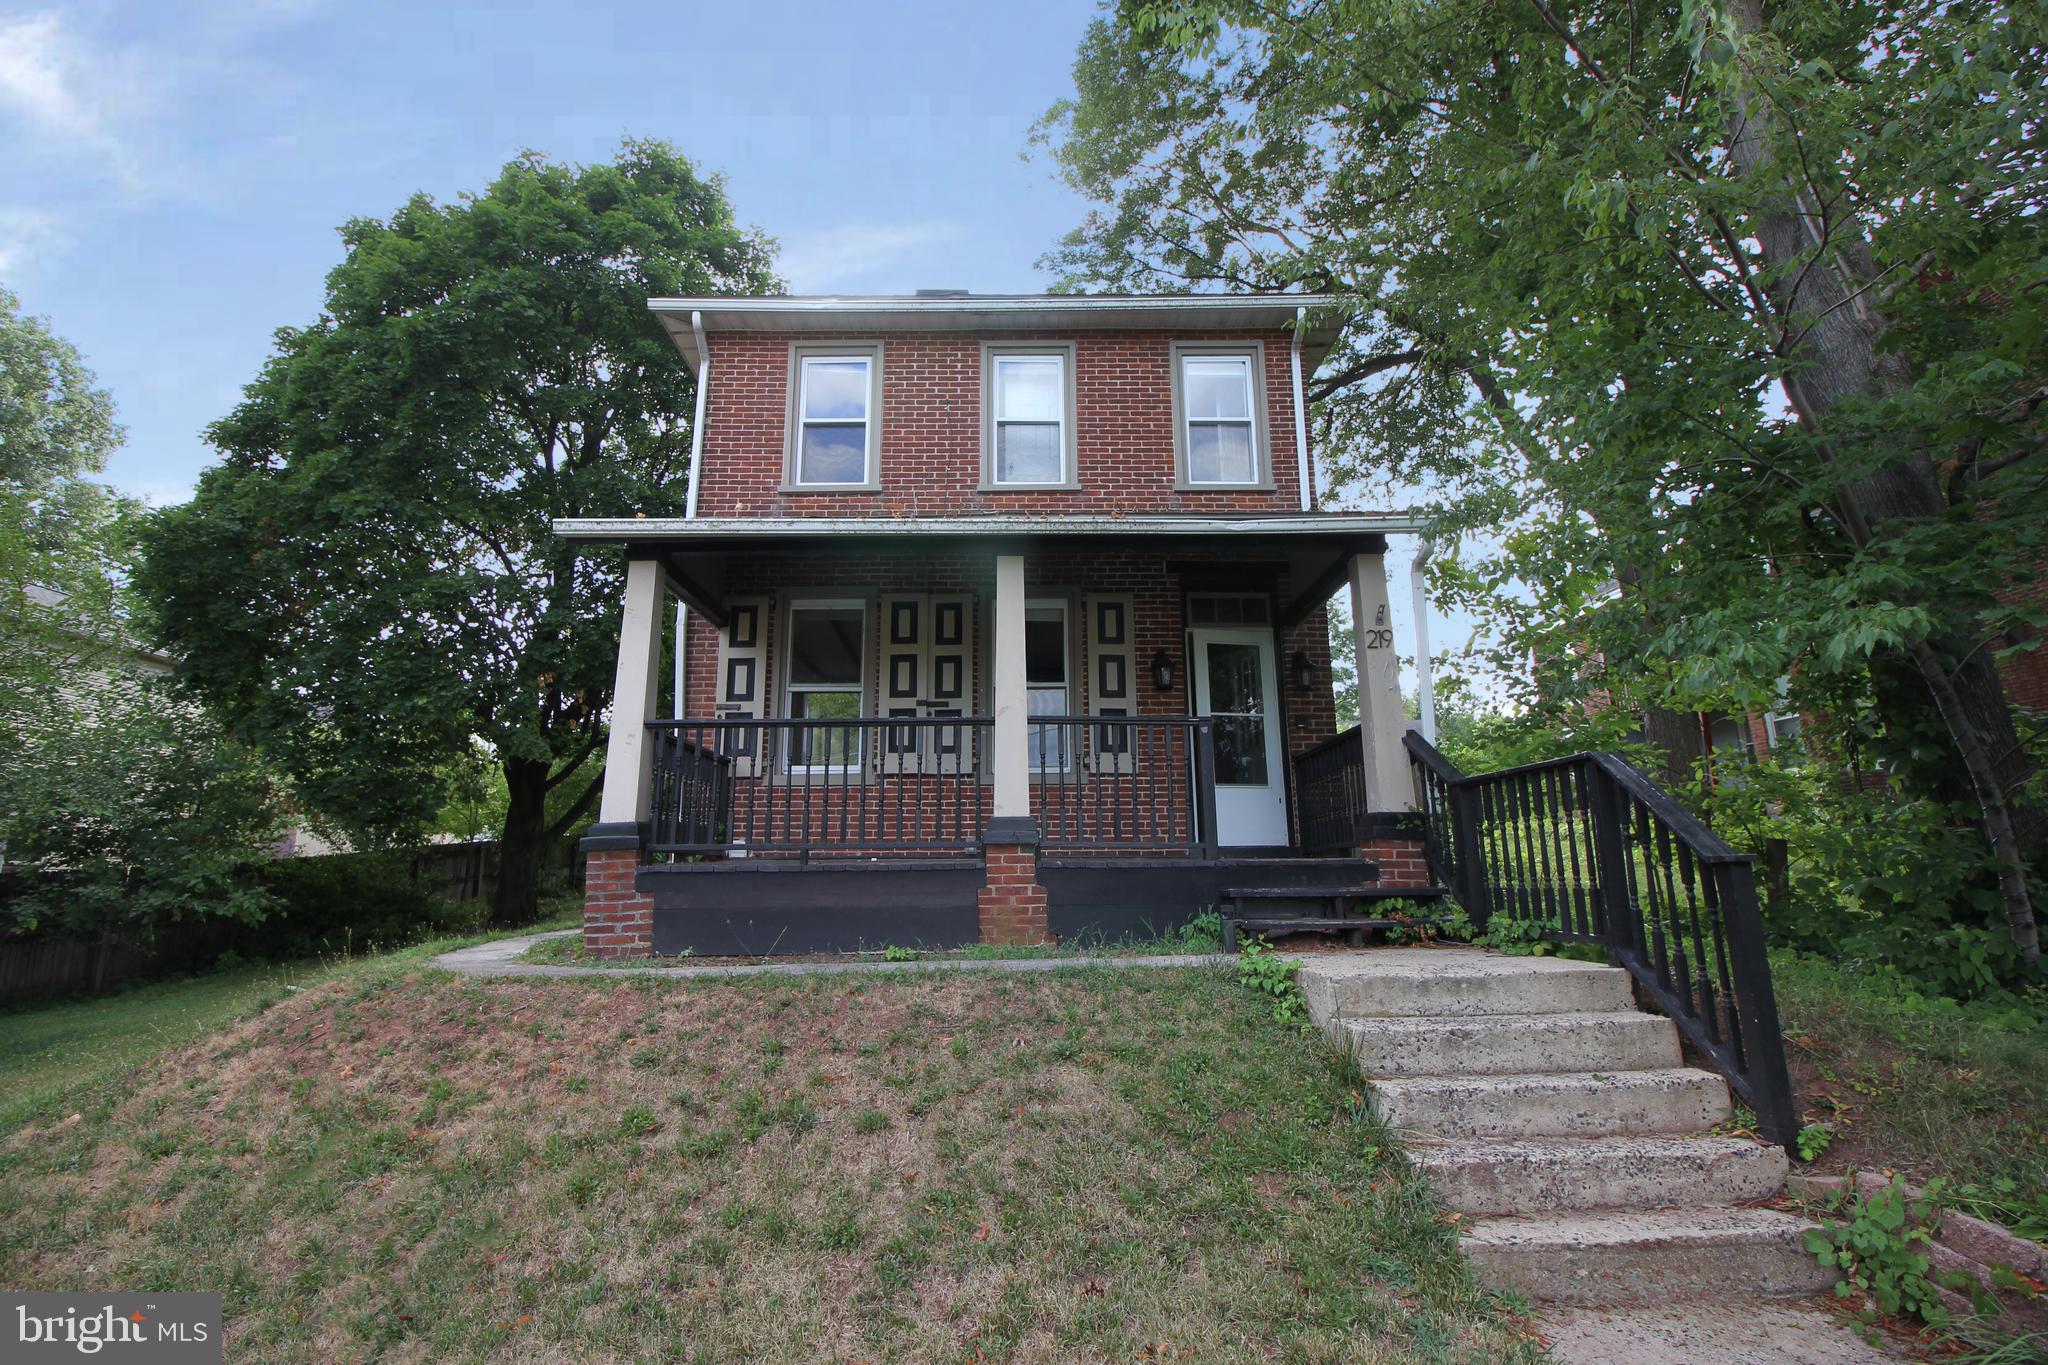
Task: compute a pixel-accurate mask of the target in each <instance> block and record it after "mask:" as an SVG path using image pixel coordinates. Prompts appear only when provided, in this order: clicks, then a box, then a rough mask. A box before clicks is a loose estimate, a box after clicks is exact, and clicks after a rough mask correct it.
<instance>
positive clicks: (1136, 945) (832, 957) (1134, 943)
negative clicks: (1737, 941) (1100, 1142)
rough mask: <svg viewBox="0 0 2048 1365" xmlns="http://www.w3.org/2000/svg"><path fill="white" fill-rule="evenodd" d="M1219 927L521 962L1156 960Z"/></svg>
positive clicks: (1207, 942) (1218, 946) (572, 942)
mask: <svg viewBox="0 0 2048 1365" xmlns="http://www.w3.org/2000/svg"><path fill="white" fill-rule="evenodd" d="M1222 948H1223V944H1222V940H1221V939H1220V938H1218V937H1217V928H1216V926H1212V925H1210V924H1205V923H1202V922H1200V921H1197V922H1196V923H1194V924H1190V925H1188V926H1186V927H1184V928H1181V929H1178V930H1174V931H1172V932H1170V933H1166V934H1162V935H1161V936H1159V937H1157V938H1121V939H1114V940H1107V939H1083V940H1079V941H1076V942H1072V943H1052V944H1045V943H1032V944H1023V943H974V944H968V945H967V946H965V947H961V948H918V949H904V948H900V947H895V948H892V947H889V946H887V945H884V946H882V947H879V948H875V949H873V950H872V951H868V952H849V953H802V954H796V955H784V956H778V957H695V956H683V957H636V958H616V957H612V958H593V957H591V956H590V955H589V954H588V953H586V952H585V951H584V949H583V940H582V939H581V938H551V939H542V940H541V941H540V942H539V943H536V944H534V945H533V946H532V947H531V948H528V949H527V950H526V951H525V952H523V953H521V954H520V955H519V960H520V961H521V962H548V963H557V964H568V965H575V966H581V965H584V964H586V963H587V964H589V965H592V966H605V967H621V966H634V967H702V966H706V965H717V964H723V963H739V962H885V961H886V962H949V961H950V962H986V961H997V960H1007V959H1017V958H1046V957H1083V958H1085V957H1151V956H1156V955H1163V954H1168V953H1217V952H1221V951H1222Z"/></svg>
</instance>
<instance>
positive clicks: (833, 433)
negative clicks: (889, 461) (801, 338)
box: [789, 346, 881, 488]
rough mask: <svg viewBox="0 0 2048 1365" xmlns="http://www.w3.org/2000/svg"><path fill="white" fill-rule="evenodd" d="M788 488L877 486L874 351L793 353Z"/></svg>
mask: <svg viewBox="0 0 2048 1365" xmlns="http://www.w3.org/2000/svg"><path fill="white" fill-rule="evenodd" d="M794 361H795V374H794V384H793V385H792V387H793V389H794V390H795V392H794V395H793V402H792V403H791V413H790V415H791V418H792V420H791V423H790V427H791V448H790V460H789V484H790V486H791V487H793V488H872V487H874V486H875V482H876V478H875V448H876V439H875V436H876V433H875V428H876V425H877V424H876V422H875V420H874V416H875V411H874V410H875V407H876V401H875V399H876V394H877V392H878V391H879V389H880V385H879V384H878V383H877V382H876V377H877V375H878V374H879V372H880V369H881V354H880V349H879V348H878V347H873V346H859V347H815V348H805V349H800V350H798V351H796V352H795V353H794Z"/></svg>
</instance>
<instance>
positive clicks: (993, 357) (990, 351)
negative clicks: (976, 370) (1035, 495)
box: [981, 341, 1081, 493]
mask: <svg viewBox="0 0 2048 1365" xmlns="http://www.w3.org/2000/svg"><path fill="white" fill-rule="evenodd" d="M1074 350H1075V348H1074V343H1073V342H1071V341H1028V342H1022V341H1020V342H994V341H984V342H983V343H982V344H981V491H982V492H984V493H1016V492H1044V491H1047V490H1052V491H1075V490H1078V489H1079V488H1080V487H1081V482H1080V467H1079V461H1078V459H1077V458H1076V446H1075V440H1074V424H1075V414H1076V403H1075V382H1074ZM1014 359H1045V360H1057V361H1059V363H1060V406H1061V412H1060V477H1059V478H1058V479H1056V480H1053V481H1051V482H1025V481H1024V480H1021V479H998V478H997V477H996V427H997V426H998V424H999V418H1000V416H1001V414H1000V413H998V412H997V410H996V400H997V398H998V396H999V395H998V391H997V386H996V369H997V366H998V364H999V363H1000V362H1001V361H1004V360H1014Z"/></svg>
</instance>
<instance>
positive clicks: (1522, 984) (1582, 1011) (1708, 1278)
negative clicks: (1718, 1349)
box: [1300, 948, 1834, 1304]
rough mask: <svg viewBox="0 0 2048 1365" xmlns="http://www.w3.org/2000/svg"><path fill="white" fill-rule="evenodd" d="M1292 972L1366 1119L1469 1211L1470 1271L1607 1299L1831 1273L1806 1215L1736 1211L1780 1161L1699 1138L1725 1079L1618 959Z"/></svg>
mask: <svg viewBox="0 0 2048 1365" xmlns="http://www.w3.org/2000/svg"><path fill="white" fill-rule="evenodd" d="M1300 980H1301V986H1302V991H1303V993H1304V994H1305V995H1306V996H1307V997H1308V1006H1309V1013H1310V1015H1311V1016H1312V1017H1313V1018H1314V1019H1315V1021H1316V1023H1317V1024H1318V1025H1319V1026H1320V1027H1321V1028H1322V1029H1323V1030H1324V1031H1325V1032H1326V1033H1328V1034H1329V1035H1330V1036H1331V1038H1332V1039H1334V1040H1336V1041H1337V1042H1338V1043H1340V1044H1341V1045H1342V1046H1344V1047H1346V1048H1348V1049H1349V1050H1350V1052H1351V1055H1352V1056H1353V1057H1355V1058H1357V1060H1358V1065H1359V1069H1360V1070H1361V1071H1363V1072H1364V1073H1365V1075H1366V1077H1367V1078H1368V1080H1369V1082H1370V1088H1371V1091H1372V1095H1371V1102H1372V1105H1373V1109H1374V1111H1375V1112H1376V1113H1377V1114H1378V1115H1379V1116H1380V1118H1381V1119H1382V1120H1383V1121H1384V1122H1385V1123H1386V1124H1387V1125H1388V1126H1389V1127H1390V1128H1392V1129H1393V1130H1394V1131H1395V1132H1396V1133H1397V1134H1398V1135H1399V1136H1401V1137H1402V1138H1403V1139H1404V1140H1406V1141H1408V1142H1410V1143H1411V1144H1412V1146H1411V1154H1412V1155H1413V1157H1414V1159H1415V1161H1416V1163H1417V1165H1418V1166H1419V1167H1420V1168H1421V1169H1422V1171H1423V1172H1424V1174H1425V1175H1426V1176H1427V1178H1428V1179H1429V1180H1430V1182H1431V1184H1432V1185H1433V1186H1434V1187H1435V1188H1436V1190H1437V1192H1438V1194H1439V1196H1440V1197H1441V1198H1442V1199H1443V1200H1444V1202H1445V1203H1447V1204H1449V1205H1450V1206H1451V1207H1452V1208H1454V1209H1457V1210H1459V1211H1461V1212H1463V1213H1465V1214H1467V1215H1470V1216H1471V1221H1470V1222H1469V1223H1468V1224H1467V1225H1466V1237H1465V1241H1464V1250H1465V1254H1466V1257H1467V1259H1468V1260H1469V1261H1470V1262H1471V1264H1472V1268H1473V1271H1474V1273H1475V1274H1476V1275H1477V1276H1478V1277H1479V1279H1480V1280H1481V1281H1482V1282H1483V1283H1486V1284H1489V1285H1491V1286H1493V1287H1494V1288H1497V1289H1506V1290H1514V1291H1517V1292H1519V1293H1521V1294H1524V1295H1526V1296H1527V1297H1529V1298H1531V1299H1534V1300H1538V1301H1546V1302H1551V1303H1568V1304H1607V1303H1630V1302H1645V1301H1669V1300H1672V1299H1675V1298H1682V1297H1683V1296H1686V1295H1688V1294H1699V1293H1702V1292H1704V1293H1709V1294H1715V1295H1727V1294H1802V1293H1808V1292H1811V1291H1814V1290H1818V1289H1825V1288H1827V1287H1828V1286H1829V1285H1831V1284H1832V1283H1833V1282H1834V1276H1833V1272H1832V1271H1829V1270H1827V1269H1825V1268H1824V1267H1822V1266H1821V1265H1820V1263H1819V1262H1818V1261H1816V1260H1815V1259H1814V1258H1813V1257H1812V1256H1810V1255H1808V1254H1807V1252H1806V1251H1805V1250H1804V1248H1803V1247H1802V1246H1801V1245H1800V1234H1801V1232H1802V1231H1803V1229H1804V1227H1805V1224H1804V1223H1802V1222H1801V1221H1800V1220H1799V1219H1797V1218H1794V1217H1792V1216H1790V1215H1788V1214H1784V1213H1780V1212H1777V1211H1775V1210H1771V1209H1758V1208H1750V1207H1744V1206H1745V1205H1749V1204H1753V1203H1755V1202H1757V1201H1760V1200H1764V1199H1768V1198H1770V1197H1771V1196H1773V1195H1775V1194H1777V1193H1778V1192H1779V1191H1780V1189H1781V1188H1782V1187H1783V1185H1784V1182H1785V1175H1786V1165H1787V1163H1786V1158H1785V1153H1784V1152H1783V1151H1782V1150H1780V1149H1778V1148H1775V1147H1766V1146H1763V1145H1762V1144H1760V1143H1757V1142H1753V1141H1751V1140H1749V1139H1747V1138H1727V1137H1713V1136H1711V1135H1708V1134H1707V1133H1706V1130H1707V1129H1710V1128H1712V1127H1713V1126H1714V1125H1715V1124H1718V1123H1720V1122H1722V1121H1723V1120H1725V1119H1726V1118H1727V1117H1728V1116H1729V1113H1730V1105H1729V1097H1728V1087H1727V1084H1726V1083H1725V1082H1724V1081H1722V1079H1721V1078H1720V1077H1719V1076H1717V1075H1714V1074H1713V1073H1712V1072H1707V1071H1700V1070H1696V1069H1694V1068H1690V1067H1686V1066H1684V1065H1682V1063H1681V1060H1680V1057H1679V1048H1678V1030H1677V1027H1676V1026H1675V1025H1674V1024H1673V1023H1672V1022H1671V1021H1670V1020H1668V1019H1664V1018H1660V1017H1658V1016H1656V1015H1649V1014H1643V1013H1640V1012H1638V1011H1637V1010H1636V1008H1635V1001H1634V997H1633V995H1632V993H1631V991H1630V988H1629V979H1628V973H1626V972H1624V971H1622V970H1621V969H1619V968H1616V967H1606V966H1595V965H1592V964H1589V963H1583V962H1567V961H1563V960H1561V959H1558V958H1524V957H1501V956H1497V955H1495V954H1492V953H1487V952H1482V951H1480V950H1478V949H1464V948H1407V949H1380V950H1376V951H1368V952H1360V953H1347V954H1342V955H1331V956H1321V957H1316V958H1314V959H1312V960H1311V961H1310V962H1309V963H1308V964H1307V965H1305V966H1304V967H1303V968H1302V970H1301V976H1300Z"/></svg>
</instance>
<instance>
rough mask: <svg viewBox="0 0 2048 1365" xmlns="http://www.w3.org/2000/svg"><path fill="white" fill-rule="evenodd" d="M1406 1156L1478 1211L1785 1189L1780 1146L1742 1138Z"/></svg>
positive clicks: (1619, 1204)
mask: <svg viewBox="0 0 2048 1365" xmlns="http://www.w3.org/2000/svg"><path fill="white" fill-rule="evenodd" d="M1409 1155H1410V1156H1411V1157H1412V1158H1413V1160H1414V1162H1415V1164H1416V1166H1417V1168H1418V1169H1420V1170H1421V1172H1422V1173H1423V1175H1424V1177H1425V1178H1427V1179H1428V1181H1429V1183H1430V1186H1431V1187H1432V1188H1433V1189H1434V1190H1435V1191H1436V1194H1437V1197H1438V1198H1439V1199H1441V1200H1442V1201H1443V1202H1444V1203H1446V1204H1448V1205H1449V1206H1450V1207H1452V1208H1454V1209H1458V1210H1460V1211H1462V1212H1465V1213H1470V1214H1479V1215H1495V1214H1547V1213H1563V1212H1583V1211H1585V1210H1590V1209H1625V1208H1642V1209H1659V1208H1690V1207H1700V1208H1704V1207H1708V1206H1711V1205H1716V1204H1723V1205H1725V1204H1748V1203H1754V1202H1755V1201H1757V1200H1760V1199H1769V1198H1770V1197H1771V1196H1773V1195H1775V1194H1777V1193H1778V1192H1779V1191H1780V1190H1781V1189H1783V1188H1784V1184H1785V1173H1786V1170H1787V1168H1788V1166H1789V1164H1790V1163H1789V1162H1788V1161H1787V1160H1786V1157H1785V1149H1784V1148H1782V1147H1766V1146H1764V1145H1763V1144H1762V1143H1758V1142H1754V1141H1751V1140H1750V1139H1748V1138H1737V1137H1727V1138H1720V1137H1680V1138H1657V1137H1634V1138H1528V1139H1524V1140H1522V1141H1518V1142H1447V1143H1444V1144H1442V1145H1441V1146H1434V1147H1417V1148H1414V1149H1411V1151H1410V1153H1409Z"/></svg>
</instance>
